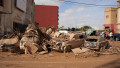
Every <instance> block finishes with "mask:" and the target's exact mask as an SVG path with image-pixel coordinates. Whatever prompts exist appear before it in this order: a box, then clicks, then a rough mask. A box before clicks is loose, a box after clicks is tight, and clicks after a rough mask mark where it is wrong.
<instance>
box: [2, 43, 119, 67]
mask: <svg viewBox="0 0 120 68" xmlns="http://www.w3.org/2000/svg"><path fill="white" fill-rule="evenodd" d="M110 45H112V46H120V41H110ZM91 54H92V53H90V54H89V53H82V54H79V55H77V56H75V55H74V54H73V53H72V52H70V53H67V54H64V53H60V52H55V51H52V52H50V53H48V54H45V55H40V54H39V53H36V54H27V55H25V54H14V53H10V52H0V68H120V54H112V55H100V56H95V55H94V54H92V55H91Z"/></svg>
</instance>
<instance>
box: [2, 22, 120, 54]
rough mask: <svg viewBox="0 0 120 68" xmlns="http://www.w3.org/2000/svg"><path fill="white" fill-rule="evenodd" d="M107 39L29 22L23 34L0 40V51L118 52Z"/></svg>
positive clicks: (30, 52) (41, 52)
mask: <svg viewBox="0 0 120 68" xmlns="http://www.w3.org/2000/svg"><path fill="white" fill-rule="evenodd" d="M108 45H109V43H108V41H107V40H104V39H102V38H96V37H87V38H86V36H85V35H84V34H82V33H60V32H59V31H56V30H55V29H54V27H47V28H40V29H39V27H37V26H36V25H34V24H29V25H28V27H27V28H26V31H25V33H24V34H21V33H16V34H12V35H10V37H9V36H6V38H2V39H1V40H0V51H2V52H4V51H10V52H12V53H25V54H34V53H39V54H46V53H49V51H53V50H54V51H59V52H64V53H66V52H69V51H72V52H73V53H74V54H75V55H78V54H81V53H85V52H87V53H93V52H99V53H101V54H103V53H104V54H107V53H112V54H113V53H120V48H119V47H116V48H114V47H111V48H109V49H106V47H107V46H108ZM116 49H117V50H116Z"/></svg>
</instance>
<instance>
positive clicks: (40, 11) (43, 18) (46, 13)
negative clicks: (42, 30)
mask: <svg viewBox="0 0 120 68" xmlns="http://www.w3.org/2000/svg"><path fill="white" fill-rule="evenodd" d="M35 22H36V23H39V27H47V26H54V27H55V28H56V29H57V28H58V6H47V5H36V6H35Z"/></svg>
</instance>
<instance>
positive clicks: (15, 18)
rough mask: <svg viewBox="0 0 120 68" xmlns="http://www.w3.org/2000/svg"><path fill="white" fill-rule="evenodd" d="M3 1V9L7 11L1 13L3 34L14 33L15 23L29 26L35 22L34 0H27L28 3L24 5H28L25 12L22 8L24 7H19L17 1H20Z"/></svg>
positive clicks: (0, 22)
mask: <svg viewBox="0 0 120 68" xmlns="http://www.w3.org/2000/svg"><path fill="white" fill-rule="evenodd" d="M3 1H4V6H3V7H2V9H7V10H5V11H0V24H1V26H0V32H1V33H7V32H12V31H13V30H14V27H16V26H13V25H14V23H18V24H23V25H28V24H29V23H32V22H34V5H35V3H34V0H26V3H23V4H24V5H26V10H25V8H24V10H22V7H24V6H22V7H18V6H17V1H19V0H3ZM21 1H23V0H21ZM21 5H22V3H21ZM21 5H20V6H21ZM8 6H10V7H8ZM0 9H1V8H0ZM16 28H17V27H16Z"/></svg>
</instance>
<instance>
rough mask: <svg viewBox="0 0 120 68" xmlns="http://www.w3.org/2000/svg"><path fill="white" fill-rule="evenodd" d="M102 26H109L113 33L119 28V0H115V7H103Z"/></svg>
mask: <svg viewBox="0 0 120 68" xmlns="http://www.w3.org/2000/svg"><path fill="white" fill-rule="evenodd" d="M104 27H105V29H106V28H110V29H111V30H113V32H114V33H116V32H117V31H118V30H120V0H118V2H117V8H112V7H110V8H105V24H104Z"/></svg>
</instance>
